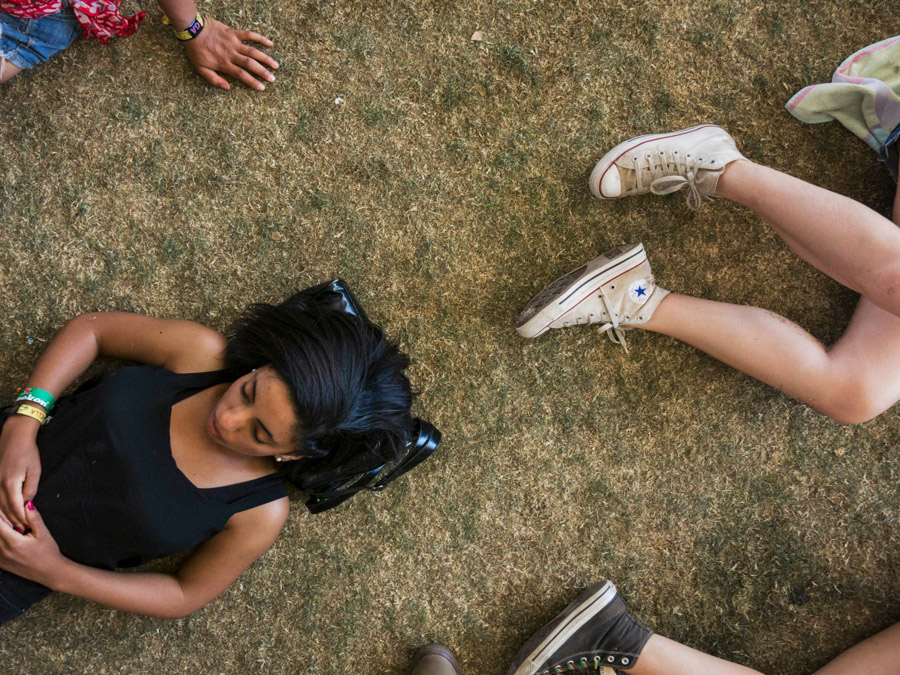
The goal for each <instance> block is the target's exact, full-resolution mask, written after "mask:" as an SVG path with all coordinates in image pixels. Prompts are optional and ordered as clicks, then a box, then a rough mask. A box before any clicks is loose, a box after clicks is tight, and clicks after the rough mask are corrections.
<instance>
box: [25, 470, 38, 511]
mask: <svg viewBox="0 0 900 675" xmlns="http://www.w3.org/2000/svg"><path fill="white" fill-rule="evenodd" d="M40 480H41V471H40V469H29V470H28V473H27V474H25V483H24V484H23V485H22V499H24V500H25V501H26V502H30V501H31V500H32V499H34V497H35V495H37V489H38V483H39V482H40ZM26 506H27V504H26Z"/></svg>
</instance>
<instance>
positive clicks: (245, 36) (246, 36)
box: [235, 30, 278, 68]
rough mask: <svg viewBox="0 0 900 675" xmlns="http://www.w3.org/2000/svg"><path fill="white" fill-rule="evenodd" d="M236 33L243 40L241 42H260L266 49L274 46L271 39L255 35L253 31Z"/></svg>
mask: <svg viewBox="0 0 900 675" xmlns="http://www.w3.org/2000/svg"><path fill="white" fill-rule="evenodd" d="M235 32H236V33H237V34H238V37H239V38H240V39H241V42H244V41H251V42H258V43H260V44H262V45H265V46H266V47H271V46H272V41H271V40H270V39H269V38H267V37H263V36H262V35H260V34H259V33H254V32H253V31H252V30H239V31H235ZM277 67H278V66H277V65H275V66H273V68H277Z"/></svg>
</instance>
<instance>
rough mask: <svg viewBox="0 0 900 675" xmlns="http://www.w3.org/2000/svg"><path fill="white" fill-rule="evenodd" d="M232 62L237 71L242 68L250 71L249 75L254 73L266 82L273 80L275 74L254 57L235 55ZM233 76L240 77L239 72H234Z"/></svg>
mask: <svg viewBox="0 0 900 675" xmlns="http://www.w3.org/2000/svg"><path fill="white" fill-rule="evenodd" d="M233 63H234V65H235V66H236V67H237V68H238V69H239V71H240V70H243V71H245V72H248V73H250V74H251V75H256V76H257V77H259V78H262V79H264V80H266V81H267V82H274V81H275V76H274V75H273V74H272V73H270V72H269V71H268V70H266V67H265V66H264V65H263V64H261V63H260V62H259V61H257V60H255V59H252V58H250V57H249V56H236V57H235V58H234V61H233ZM235 77H240V74H236V75H235ZM242 81H243V80H242Z"/></svg>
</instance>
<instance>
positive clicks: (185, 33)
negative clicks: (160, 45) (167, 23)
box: [175, 12, 203, 42]
mask: <svg viewBox="0 0 900 675" xmlns="http://www.w3.org/2000/svg"><path fill="white" fill-rule="evenodd" d="M202 30H203V17H202V16H200V12H197V18H196V19H194V20H193V21H191V25H190V26H188V27H187V28H185V29H184V30H180V31H175V37H177V38H178V39H179V40H181V41H182V42H187V41H188V40H193V39H194V38H195V37H197V36H198V35H200V31H202Z"/></svg>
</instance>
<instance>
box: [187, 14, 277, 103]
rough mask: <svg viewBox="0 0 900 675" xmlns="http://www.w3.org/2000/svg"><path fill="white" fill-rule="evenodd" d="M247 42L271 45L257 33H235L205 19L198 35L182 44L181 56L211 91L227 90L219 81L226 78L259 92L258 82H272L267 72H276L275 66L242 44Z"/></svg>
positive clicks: (226, 83) (260, 84)
mask: <svg viewBox="0 0 900 675" xmlns="http://www.w3.org/2000/svg"><path fill="white" fill-rule="evenodd" d="M247 41H253V42H258V43H260V44H262V45H265V46H266V47H271V46H272V41H271V40H270V39H269V38H267V37H263V36H262V35H260V34H259V33H254V32H253V31H249V30H235V29H234V28H229V27H228V26H226V25H225V24H223V23H221V22H219V21H216V20H215V19H206V23H205V24H204V26H203V30H202V31H200V34H199V35H198V36H197V37H195V38H194V39H193V40H187V41H185V43H184V53H185V55H186V56H187V57H188V60H189V61H190V62H191V64H192V65H193V66H194V68H196V69H197V72H198V73H200V74H201V75H202V76H203V77H204V78H206V80H207V81H208V82H209V83H210V84H211V85H213V86H215V87H221V88H222V89H225V90H229V89H231V85H230V84H229V83H228V81H227V80H226V79H225V78H224V77H222V75H230V76H231V77H233V78H235V79H238V80H240V81H241V82H243V83H244V84H246V85H247V86H248V87H250V88H251V89H256V90H258V91H262V90H263V89H265V88H266V85H265V84H263V82H261V81H260V80H265V81H266V82H274V81H275V76H274V75H273V74H272V73H271V71H270V70H269V69H271V70H275V69H276V68H278V62H277V61H276V60H275V59H273V58H272V57H271V56H269V55H268V54H266V53H265V52H261V51H260V50H258V49H256V48H255V47H251V46H250V45H248V44H245V42H247ZM267 66H268V68H267Z"/></svg>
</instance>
